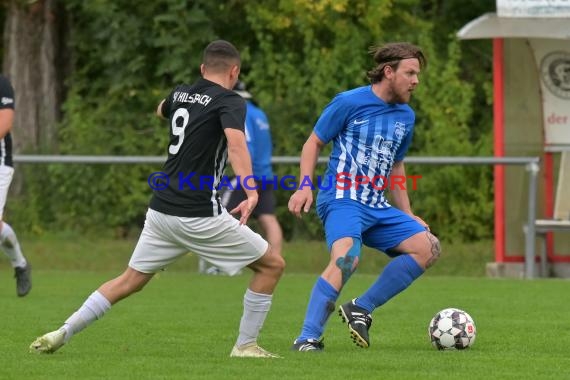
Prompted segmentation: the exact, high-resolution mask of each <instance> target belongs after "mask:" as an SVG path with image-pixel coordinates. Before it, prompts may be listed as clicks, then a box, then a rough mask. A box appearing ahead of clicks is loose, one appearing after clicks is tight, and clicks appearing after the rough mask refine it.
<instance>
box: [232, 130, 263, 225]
mask: <svg viewBox="0 0 570 380" xmlns="http://www.w3.org/2000/svg"><path fill="white" fill-rule="evenodd" d="M224 133H225V135H226V139H227V140H228V157H229V161H230V163H231V165H232V169H233V170H234V174H235V175H236V176H238V177H239V178H241V179H242V180H244V181H245V179H246V178H248V180H247V182H245V183H242V187H243V189H244V191H245V193H246V195H247V199H246V200H245V201H243V202H241V203H240V204H239V205H238V206H237V207H236V208H234V209H233V210H230V213H232V214H235V213H238V212H239V213H240V214H241V217H240V219H239V221H240V223H241V224H245V223H247V219H248V218H249V216H250V214H251V212H252V211H253V209H254V208H255V206H256V205H257V199H258V194H257V190H256V184H255V180H254V179H253V169H252V167H251V158H250V156H249V151H248V150H247V143H246V141H245V134H244V133H243V131H240V130H239V129H232V128H226V129H224Z"/></svg>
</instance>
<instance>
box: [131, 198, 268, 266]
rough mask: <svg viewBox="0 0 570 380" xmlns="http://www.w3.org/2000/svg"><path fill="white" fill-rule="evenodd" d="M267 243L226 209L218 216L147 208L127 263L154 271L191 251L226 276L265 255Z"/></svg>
mask: <svg viewBox="0 0 570 380" xmlns="http://www.w3.org/2000/svg"><path fill="white" fill-rule="evenodd" d="M268 246H269V245H268V243H267V242H266V241H265V240H264V239H263V238H262V237H261V236H260V235H259V234H257V233H255V232H253V231H252V230H251V229H250V228H249V227H248V226H245V225H241V226H240V224H239V221H238V220H237V219H236V218H234V217H233V216H231V215H230V214H229V213H228V212H227V211H226V210H224V212H223V213H222V214H221V215H218V216H211V217H206V218H187V217H179V216H172V215H167V214H163V213H161V212H158V211H155V210H152V209H148V211H147V213H146V220H145V222H144V228H143V230H142V232H141V236H140V238H139V241H138V243H137V246H136V247H135V250H134V252H133V255H132V256H131V260H130V261H129V266H130V267H131V268H133V269H135V270H137V271H139V272H143V273H155V272H158V271H160V270H162V269H164V268H165V267H166V266H167V265H169V264H171V263H172V262H174V261H175V260H176V259H178V258H179V257H181V256H184V255H185V254H187V253H188V252H193V253H195V254H196V255H198V256H199V257H201V258H202V259H204V260H206V261H207V262H209V263H211V264H213V265H215V266H217V267H218V268H220V269H221V270H223V271H225V272H227V273H228V274H230V275H233V274H236V273H238V272H239V271H240V270H241V269H242V268H243V267H245V266H247V265H249V264H251V263H252V262H254V261H256V260H257V259H259V258H260V257H261V256H263V255H264V254H265V252H266V251H267V248H268Z"/></svg>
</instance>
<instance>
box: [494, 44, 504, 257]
mask: <svg viewBox="0 0 570 380" xmlns="http://www.w3.org/2000/svg"><path fill="white" fill-rule="evenodd" d="M503 65H504V60H503V39H502V38H494V39H493V134H494V144H493V149H494V154H495V157H503V156H504V155H505V113H504V111H505V108H504V106H505V104H504V76H503V74H504V67H503ZM504 169H505V168H504V166H503V165H495V166H494V170H493V174H494V179H495V262H497V263H503V262H505V171H504Z"/></svg>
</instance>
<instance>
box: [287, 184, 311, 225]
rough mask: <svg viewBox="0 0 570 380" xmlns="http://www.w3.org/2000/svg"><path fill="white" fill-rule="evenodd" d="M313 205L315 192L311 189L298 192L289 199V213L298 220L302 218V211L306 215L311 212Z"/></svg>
mask: <svg viewBox="0 0 570 380" xmlns="http://www.w3.org/2000/svg"><path fill="white" fill-rule="evenodd" d="M312 204H313V192H312V191H311V189H310V188H308V189H303V190H297V191H295V192H294V193H293V195H291V198H289V205H288V206H289V211H290V212H291V213H293V215H295V216H296V217H297V218H300V217H301V209H303V211H305V213H307V212H309V210H310V209H311V205H312Z"/></svg>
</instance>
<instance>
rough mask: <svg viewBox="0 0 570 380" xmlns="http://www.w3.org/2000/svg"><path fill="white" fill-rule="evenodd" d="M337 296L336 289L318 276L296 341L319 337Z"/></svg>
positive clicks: (333, 307)
mask: <svg viewBox="0 0 570 380" xmlns="http://www.w3.org/2000/svg"><path fill="white" fill-rule="evenodd" d="M337 298H338V291H337V290H336V289H335V288H333V286H332V285H331V284H329V283H328V282H327V281H326V280H325V279H324V278H322V277H319V279H318V280H317V282H316V283H315V286H314V287H313V291H312V292H311V298H310V299H309V305H308V306H307V314H306V315H305V321H304V322H303V330H301V335H300V336H299V337H298V338H297V340H298V341H303V340H307V339H309V338H312V339H319V338H320V337H321V335H323V331H324V330H325V324H326V323H327V320H328V318H329V316H330V315H331V313H332V312H333V311H334V309H335V306H334V303H335V301H336V299H337Z"/></svg>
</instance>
